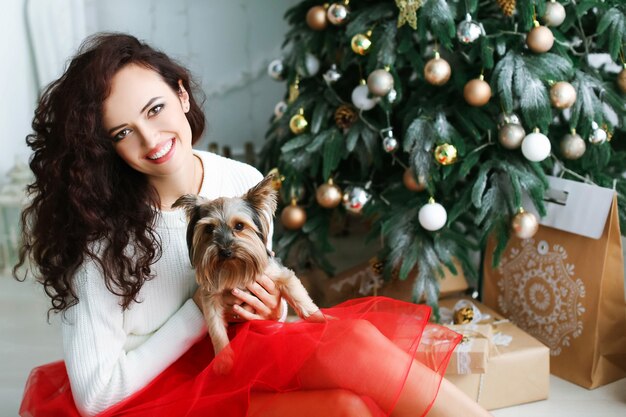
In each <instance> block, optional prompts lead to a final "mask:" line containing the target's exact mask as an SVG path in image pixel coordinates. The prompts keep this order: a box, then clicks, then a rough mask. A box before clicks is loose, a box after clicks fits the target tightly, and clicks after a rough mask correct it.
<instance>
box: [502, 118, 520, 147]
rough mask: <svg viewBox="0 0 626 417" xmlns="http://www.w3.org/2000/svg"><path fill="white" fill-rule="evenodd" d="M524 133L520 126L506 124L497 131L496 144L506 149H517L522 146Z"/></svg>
mask: <svg viewBox="0 0 626 417" xmlns="http://www.w3.org/2000/svg"><path fill="white" fill-rule="evenodd" d="M525 136H526V131H525V130H524V127H523V126H522V125H521V124H517V123H507V124H505V125H504V126H502V128H500V130H499V131H498V142H500V144H501V145H502V146H503V147H505V148H506V149H517V148H519V147H520V146H522V141H523V140H524V137H525Z"/></svg>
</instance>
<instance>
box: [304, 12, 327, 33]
mask: <svg viewBox="0 0 626 417" xmlns="http://www.w3.org/2000/svg"><path fill="white" fill-rule="evenodd" d="M306 24H307V25H309V27H310V28H311V29H313V30H324V29H326V26H327V25H328V19H327V18H326V9H325V8H324V6H314V7H311V8H310V9H309V11H308V12H307V14H306Z"/></svg>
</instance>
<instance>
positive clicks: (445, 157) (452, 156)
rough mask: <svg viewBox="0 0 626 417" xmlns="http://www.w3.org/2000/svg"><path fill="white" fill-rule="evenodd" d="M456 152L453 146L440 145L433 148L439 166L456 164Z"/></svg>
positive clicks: (447, 144)
mask: <svg viewBox="0 0 626 417" xmlns="http://www.w3.org/2000/svg"><path fill="white" fill-rule="evenodd" d="M456 158H457V151H456V148H455V147H454V145H451V144H449V143H442V144H441V145H438V146H437V147H436V148H435V159H436V160H437V162H439V163H440V164H441V165H450V164H453V163H455V162H456Z"/></svg>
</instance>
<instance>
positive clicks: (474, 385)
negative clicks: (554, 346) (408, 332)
mask: <svg viewBox="0 0 626 417" xmlns="http://www.w3.org/2000/svg"><path fill="white" fill-rule="evenodd" d="M457 301H458V298H452V299H446V300H441V301H440V307H445V308H448V309H453V308H454V305H455V304H456V302H457ZM472 302H473V303H474V304H475V305H476V306H477V307H478V309H479V310H480V312H481V313H482V315H483V317H479V319H481V318H482V320H479V324H491V325H492V326H493V329H492V330H493V341H494V344H495V347H496V351H495V352H492V353H491V354H490V356H489V358H488V360H487V369H486V372H485V373H484V374H467V375H453V374H446V379H448V380H449V381H451V382H452V383H453V384H454V385H456V386H457V387H458V388H459V389H461V390H462V391H463V392H465V393H466V394H467V395H469V396H470V397H471V398H473V399H474V400H476V401H477V402H478V403H479V404H480V405H482V406H483V407H485V408H486V409H488V410H493V409H496V408H502V407H509V406H512V405H516V404H523V403H528V402H532V401H538V400H544V399H546V398H548V392H549V384H550V350H549V349H548V348H547V347H546V346H545V345H544V344H543V343H541V342H539V341H538V340H537V339H535V338H534V337H532V336H530V335H529V334H528V333H526V332H524V331H523V330H521V329H520V328H518V327H517V326H515V325H514V324H513V323H511V322H509V321H508V320H506V319H504V318H503V317H502V316H501V315H500V314H498V313H496V312H495V311H493V310H491V309H489V308H488V307H486V306H484V305H483V304H480V303H479V302H477V301H474V300H472ZM485 315H488V316H489V317H488V318H486V319H485V318H484V316H485ZM506 339H509V340H510V343H508V345H507V344H506V343H502V342H500V341H501V340H506ZM509 340H507V341H509Z"/></svg>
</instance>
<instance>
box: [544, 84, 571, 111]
mask: <svg viewBox="0 0 626 417" xmlns="http://www.w3.org/2000/svg"><path fill="white" fill-rule="evenodd" d="M575 101H576V90H575V89H574V86H572V85H571V84H570V83H568V82H567V81H559V82H558V83H556V84H554V85H553V86H552V88H550V102H552V105H553V106H554V107H556V108H557V109H568V108H570V107H572V105H573V104H574V102H575Z"/></svg>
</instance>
